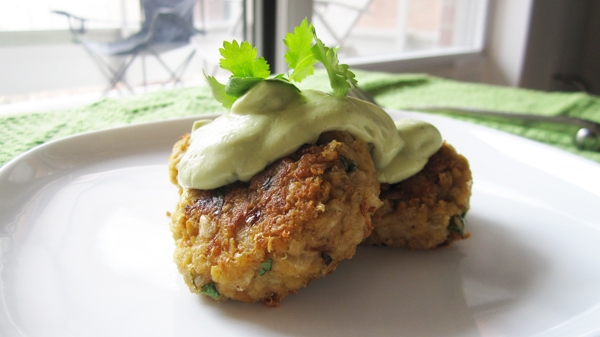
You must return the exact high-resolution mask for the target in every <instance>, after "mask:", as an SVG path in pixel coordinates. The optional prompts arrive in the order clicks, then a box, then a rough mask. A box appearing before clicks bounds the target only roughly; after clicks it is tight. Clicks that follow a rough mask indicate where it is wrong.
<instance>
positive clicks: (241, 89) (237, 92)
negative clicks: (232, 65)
mask: <svg viewBox="0 0 600 337" xmlns="http://www.w3.org/2000/svg"><path fill="white" fill-rule="evenodd" d="M262 80H263V79H262V78H257V77H233V76H232V77H230V78H229V81H227V85H226V86H225V93H226V94H227V95H230V96H233V97H241V96H242V95H243V94H245V93H246V91H248V90H250V88H252V87H253V86H254V85H255V84H256V83H258V82H260V81H262Z"/></svg>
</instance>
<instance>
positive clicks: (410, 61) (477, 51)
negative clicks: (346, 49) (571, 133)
mask: <svg viewBox="0 0 600 337" xmlns="http://www.w3.org/2000/svg"><path fill="white" fill-rule="evenodd" d="M255 1H257V2H258V3H261V2H263V1H269V0H255ZM466 1H467V0H459V2H463V3H464V2H466ZM491 1H492V0H478V5H479V6H478V8H476V9H471V8H466V7H467V6H463V7H462V8H465V10H464V11H463V13H460V14H461V15H463V16H475V18H473V20H457V21H458V22H459V23H460V22H465V23H467V25H464V26H462V27H459V28H458V29H459V30H465V29H469V27H468V24H471V23H472V24H473V25H475V26H476V29H475V30H474V32H475V33H474V35H473V36H472V37H471V39H473V43H472V47H454V48H444V49H439V50H437V49H436V50H427V51H415V52H405V53H396V54H385V55H374V56H363V57H357V58H346V59H345V58H341V59H340V61H341V62H343V63H346V64H348V65H350V66H352V67H355V68H358V69H365V70H373V71H386V72H399V71H427V72H433V73H435V69H440V68H448V67H449V68H455V67H457V66H460V65H461V64H472V63H473V62H475V63H481V62H482V60H483V58H484V52H485V48H486V42H487V36H488V35H489V34H488V32H489V26H490V25H489V17H490V7H491V6H490V2H491ZM313 3H314V1H313V0H306V1H294V0H277V1H276V11H277V23H276V26H275V29H276V32H277V33H276V41H274V42H273V43H274V44H275V59H277V60H283V55H284V54H285V45H284V43H283V38H284V37H285V34H286V33H287V32H289V31H292V30H293V28H294V27H295V26H297V25H298V24H299V23H300V22H301V21H302V20H303V19H304V18H306V17H308V18H310V17H311V15H312V10H313ZM262 42H264V43H267V41H262ZM449 68H448V69H449ZM430 70H431V71H430ZM273 71H274V72H275V73H284V72H286V71H287V68H286V67H285V65H284V64H281V62H280V63H277V64H276V66H275V67H274V69H273Z"/></svg>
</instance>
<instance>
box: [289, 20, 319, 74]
mask: <svg viewBox="0 0 600 337" xmlns="http://www.w3.org/2000/svg"><path fill="white" fill-rule="evenodd" d="M313 29H314V28H313V24H312V23H311V24H310V25H309V24H308V19H304V20H302V23H300V26H298V27H296V28H294V33H293V34H292V33H287V34H286V36H285V39H284V40H283V42H284V43H285V45H286V46H287V48H288V50H287V52H286V53H285V55H284V57H285V61H286V62H287V64H288V67H290V69H293V71H292V72H291V73H290V75H289V78H290V81H295V82H300V81H302V80H303V79H305V78H306V77H307V76H309V75H312V74H314V72H315V67H314V64H315V63H317V60H316V59H315V56H314V54H313V52H312V50H311V46H312V42H313Z"/></svg>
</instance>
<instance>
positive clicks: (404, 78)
mask: <svg viewBox="0 0 600 337" xmlns="http://www.w3.org/2000/svg"><path fill="white" fill-rule="evenodd" d="M355 73H356V74H357V79H358V80H359V85H360V86H361V87H362V88H363V89H365V90H366V91H368V92H369V93H371V94H372V95H373V96H374V97H375V99H376V100H377V102H378V103H379V104H381V105H382V106H384V107H387V108H392V109H405V108H407V107H414V106H422V105H443V106H455V107H470V108H479V109H488V110H502V111H509V112H519V113H533V114H541V115H555V116H558V115H562V116H574V117H581V118H586V119H589V120H593V121H597V122H600V97H597V96H592V95H587V94H583V93H546V92H540V91H533V90H525V89H518V88H509V87H499V86H490V85H482V84H474V83H464V82H458V81H452V80H446V79H441V78H437V77H432V76H428V75H423V74H388V73H377V72H364V71H356V72H355ZM301 87H302V88H307V87H310V88H314V89H320V90H324V91H327V90H329V84H328V82H327V77H326V74H325V73H324V72H323V71H318V72H317V74H315V75H314V76H312V77H309V78H307V80H305V81H304V82H303V83H302V85H301ZM222 111H223V108H222V107H221V106H220V105H219V104H218V103H217V102H216V101H214V100H213V99H212V97H211V95H210V92H209V90H208V88H207V87H205V86H200V87H194V88H182V89H171V90H162V91H158V92H153V93H148V94H144V95H140V96H133V97H127V98H121V99H102V100H100V101H98V102H96V103H94V104H91V105H87V106H83V107H80V108H76V109H68V110H60V111H51V112H43V113H36V112H32V113H27V114H19V115H14V116H5V117H0V165H2V164H4V163H6V162H7V161H9V160H11V159H12V158H14V157H15V156H17V155H19V154H21V153H23V152H25V151H27V150H29V149H31V148H33V147H35V146H37V145H40V144H43V143H45V142H48V141H50V140H53V139H57V138H61V137H64V136H68V135H72V134H76V133H80V132H85V131H90V130H98V129H104V128H110V127H114V126H121V125H127V124H133V123H141V122H148V121H155V120H161V119H166V118H175V117H183V116H191V115H199V114H205V113H214V112H222ZM452 117H454V118H460V119H463V120H468V121H471V122H475V123H478V124H482V125H486V126H489V127H493V128H496V129H500V130H504V131H507V132H511V133H514V134H517V135H521V136H524V137H527V138H531V139H534V140H538V141H541V142H545V143H548V144H551V145H554V146H556V147H559V148H562V149H564V150H567V151H570V152H573V153H576V154H578V155H581V156H583V157H586V158H589V159H591V160H594V161H597V162H600V153H598V152H592V151H581V150H578V149H577V148H575V146H573V143H572V138H573V135H574V134H575V132H576V131H577V128H576V127H569V126H560V125H555V124H546V123H532V122H521V121H515V120H506V119H504V120H502V119H497V118H496V119H494V118H468V117H461V116H455V115H452Z"/></svg>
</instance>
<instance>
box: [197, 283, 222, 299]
mask: <svg viewBox="0 0 600 337" xmlns="http://www.w3.org/2000/svg"><path fill="white" fill-rule="evenodd" d="M200 292H201V293H203V294H204V295H206V296H208V297H210V298H212V299H213V300H216V299H218V298H219V296H221V294H219V291H218V290H217V287H216V286H215V284H214V283H208V284H205V285H203V286H202V288H201V290H200Z"/></svg>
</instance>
